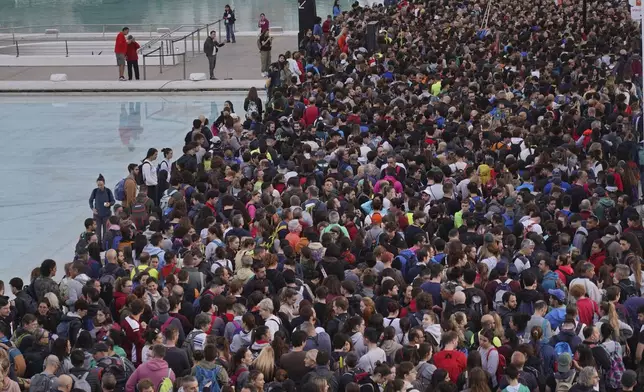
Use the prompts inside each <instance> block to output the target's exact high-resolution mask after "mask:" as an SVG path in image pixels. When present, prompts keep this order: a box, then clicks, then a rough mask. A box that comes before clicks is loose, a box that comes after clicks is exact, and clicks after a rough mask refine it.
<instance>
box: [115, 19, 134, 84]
mask: <svg viewBox="0 0 644 392" xmlns="http://www.w3.org/2000/svg"><path fill="white" fill-rule="evenodd" d="M129 32H130V29H129V28H127V27H123V30H121V32H120V33H118V35H117V36H116V44H115V45H114V53H115V54H116V65H118V67H119V80H123V81H124V80H125V76H123V74H124V73H125V57H126V56H127V38H126V37H127V34H128V33H129Z"/></svg>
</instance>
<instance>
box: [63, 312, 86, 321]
mask: <svg viewBox="0 0 644 392" xmlns="http://www.w3.org/2000/svg"><path fill="white" fill-rule="evenodd" d="M73 319H77V320H81V319H82V317H81V316H79V315H78V314H77V313H76V312H67V314H66V315H64V316H63V317H62V318H61V319H60V321H71V320H73Z"/></svg>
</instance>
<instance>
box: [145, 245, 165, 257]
mask: <svg viewBox="0 0 644 392" xmlns="http://www.w3.org/2000/svg"><path fill="white" fill-rule="evenodd" d="M143 252H147V253H148V254H149V255H150V256H154V255H158V254H159V253H161V252H163V249H161V248H159V247H158V246H154V245H152V244H147V245H146V246H145V247H144V248H143Z"/></svg>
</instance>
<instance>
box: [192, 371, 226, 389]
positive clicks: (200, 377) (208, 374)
mask: <svg viewBox="0 0 644 392" xmlns="http://www.w3.org/2000/svg"><path fill="white" fill-rule="evenodd" d="M221 369H222V368H221V366H219V365H215V367H214V368H212V369H204V368H202V367H201V366H196V367H195V378H196V379H197V383H198V384H199V392H203V390H204V387H205V386H206V384H208V383H209V382H210V383H211V384H210V392H220V391H221V387H220V386H219V381H218V380H217V376H218V375H219V372H220V371H221Z"/></svg>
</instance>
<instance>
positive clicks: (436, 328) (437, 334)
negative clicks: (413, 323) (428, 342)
mask: <svg viewBox="0 0 644 392" xmlns="http://www.w3.org/2000/svg"><path fill="white" fill-rule="evenodd" d="M425 332H427V333H429V334H430V335H432V337H433V338H434V340H435V341H436V342H439V343H440V341H441V335H442V333H443V331H442V329H441V325H440V324H432V325H430V326H428V327H425Z"/></svg>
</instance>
